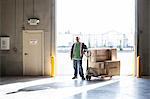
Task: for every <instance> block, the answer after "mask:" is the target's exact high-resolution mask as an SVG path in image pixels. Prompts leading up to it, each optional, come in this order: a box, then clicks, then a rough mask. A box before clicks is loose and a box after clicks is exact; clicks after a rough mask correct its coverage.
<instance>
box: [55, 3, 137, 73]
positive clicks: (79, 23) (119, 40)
mask: <svg viewBox="0 0 150 99" xmlns="http://www.w3.org/2000/svg"><path fill="white" fill-rule="evenodd" d="M56 5H57V6H56V17H57V18H56V20H57V21H56V22H57V23H56V24H57V30H56V31H57V58H58V59H57V60H58V64H57V65H58V67H57V74H59V75H63V74H65V75H73V67H72V61H71V60H70V49H71V45H72V44H73V42H74V37H75V36H77V35H78V36H80V37H81V40H82V41H83V42H85V44H86V45H87V46H88V47H89V48H102V47H105V48H106V47H109V48H110V47H111V48H117V49H118V59H119V60H121V74H122V75H131V74H132V66H133V65H134V51H135V49H134V48H135V47H134V46H135V45H134V44H135V42H134V37H135V36H134V35H135V0H56ZM84 61H85V62H84V67H85V68H86V58H84ZM84 70H85V69H84Z"/></svg>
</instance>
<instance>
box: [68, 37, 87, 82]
mask: <svg viewBox="0 0 150 99" xmlns="http://www.w3.org/2000/svg"><path fill="white" fill-rule="evenodd" d="M86 50H87V46H86V45H85V44H84V43H81V42H80V41H79V37H76V42H75V43H74V44H73V45H72V48H71V59H72V60H73V68H74V77H73V78H72V79H77V75H78V69H79V74H80V77H81V78H82V80H85V78H84V73H83V68H82V58H83V54H84V53H85V52H86Z"/></svg>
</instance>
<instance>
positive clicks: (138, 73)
mask: <svg viewBox="0 0 150 99" xmlns="http://www.w3.org/2000/svg"><path fill="white" fill-rule="evenodd" d="M140 69H141V68H140V56H138V57H137V77H138V78H140V77H141V73H140V71H141V70H140Z"/></svg>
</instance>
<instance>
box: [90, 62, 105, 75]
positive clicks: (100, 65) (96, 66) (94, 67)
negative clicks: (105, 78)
mask: <svg viewBox="0 0 150 99" xmlns="http://www.w3.org/2000/svg"><path fill="white" fill-rule="evenodd" d="M89 68H90V69H91V70H90V72H93V73H94V74H95V76H96V75H97V76H98V75H101V74H106V69H105V66H104V62H96V63H90V64H89Z"/></svg>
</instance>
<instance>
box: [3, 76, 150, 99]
mask: <svg viewBox="0 0 150 99" xmlns="http://www.w3.org/2000/svg"><path fill="white" fill-rule="evenodd" d="M149 98H150V79H149V78H133V77H113V78H112V79H111V80H109V78H108V79H107V78H106V79H99V78H92V80H91V81H86V80H84V81H83V80H81V79H80V78H78V79H76V80H72V79H71V77H69V76H65V77H55V78H49V77H5V78H1V79H0V99H149Z"/></svg>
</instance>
